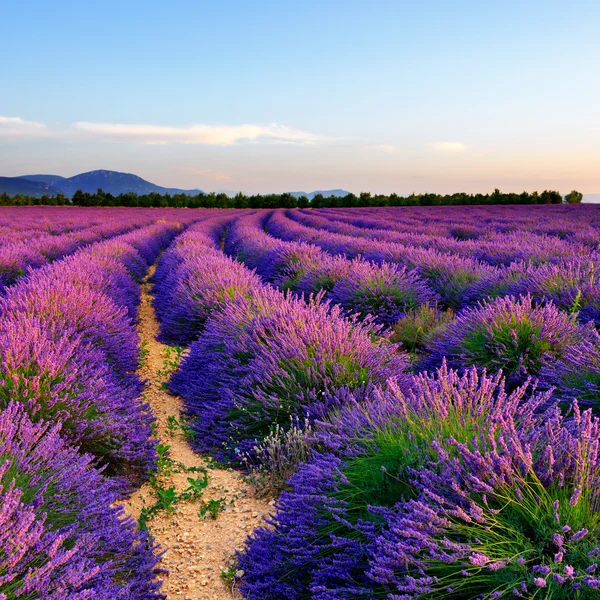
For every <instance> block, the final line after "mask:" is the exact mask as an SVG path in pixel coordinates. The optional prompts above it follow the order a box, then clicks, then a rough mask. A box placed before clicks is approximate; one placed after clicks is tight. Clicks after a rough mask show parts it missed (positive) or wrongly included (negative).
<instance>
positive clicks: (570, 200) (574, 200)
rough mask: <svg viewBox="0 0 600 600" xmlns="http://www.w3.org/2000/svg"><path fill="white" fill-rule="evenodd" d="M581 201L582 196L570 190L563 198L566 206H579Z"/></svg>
mask: <svg viewBox="0 0 600 600" xmlns="http://www.w3.org/2000/svg"><path fill="white" fill-rule="evenodd" d="M582 200H583V194H582V193H581V192H578V191H577V190H572V191H571V192H569V193H568V194H567V195H566V196H565V202H566V203H567V204H581V202H582Z"/></svg>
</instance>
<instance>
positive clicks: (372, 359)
mask: <svg viewBox="0 0 600 600" xmlns="http://www.w3.org/2000/svg"><path fill="white" fill-rule="evenodd" d="M231 226H233V224H232V225H231ZM221 227H222V223H221V224H219V223H208V222H207V223H206V224H200V225H198V226H195V227H193V228H191V229H190V230H189V231H188V232H187V233H186V234H184V235H183V236H181V238H179V239H178V240H177V241H176V243H175V245H174V246H173V248H172V249H170V250H168V251H167V252H166V253H165V254H164V256H163V257H162V259H161V264H160V265H159V269H158V270H157V275H158V276H157V277H156V293H157V307H158V309H159V310H158V314H159V318H160V319H161V327H162V330H161V331H162V334H163V335H164V336H170V337H172V338H175V339H178V340H183V339H185V336H186V335H187V332H186V330H185V328H186V327H188V328H189V329H190V330H193V331H194V335H195V336H196V337H197V339H196V340H195V341H194V342H193V343H192V344H191V346H190V350H189V354H188V355H186V356H185V358H184V359H183V361H182V363H181V366H180V369H179V370H178V371H177V372H176V373H175V374H174V375H173V376H172V378H171V381H170V389H171V391H173V392H175V393H178V394H180V395H181V396H182V398H183V401H184V405H185V407H186V411H187V413H188V416H189V418H190V426H191V427H192V430H193V432H194V437H193V441H192V444H193V446H194V447H195V448H196V449H197V450H200V451H212V452H215V453H216V454H217V455H218V456H219V457H221V458H225V459H228V460H234V461H235V460H239V459H240V454H241V453H244V452H252V449H253V448H254V447H255V446H256V444H258V443H260V442H261V441H262V440H263V439H264V438H265V437H266V436H268V435H269V434H270V432H271V431H272V430H273V428H275V427H277V426H279V427H281V428H283V429H286V428H289V427H290V424H291V423H293V422H297V421H302V422H304V421H305V420H306V421H308V422H312V421H314V420H316V419H318V418H322V417H324V416H325V415H327V414H328V413H329V412H330V411H331V410H333V409H334V408H336V407H339V406H342V405H343V404H345V403H346V402H347V401H353V402H354V401H356V398H366V397H369V396H370V394H372V393H373V390H374V389H375V388H376V386H378V385H384V384H385V382H386V381H387V379H388V377H390V376H391V375H392V374H393V375H397V376H399V377H401V376H402V373H403V372H404V371H405V370H406V368H407V367H408V359H407V356H406V354H404V353H402V352H401V351H400V350H399V348H398V347H397V346H395V345H393V344H390V343H389V341H388V340H387V339H386V338H385V337H379V338H377V339H376V340H375V341H373V334H374V333H377V332H378V326H376V325H375V324H374V323H373V322H372V320H371V319H367V320H366V321H365V322H364V323H359V322H357V321H356V319H355V318H346V317H344V316H343V315H342V313H341V309H340V308H339V307H332V306H330V305H329V304H328V303H323V302H321V300H322V298H321V297H317V298H315V299H313V300H312V301H310V302H308V303H307V302H305V301H304V300H302V299H300V298H296V297H294V296H292V295H290V294H285V293H282V292H280V291H278V290H276V289H275V288H273V287H271V286H269V285H265V284H264V283H263V282H262V280H261V279H260V278H259V277H258V276H256V275H255V274H253V273H252V272H251V271H249V270H248V269H247V268H246V267H244V266H243V265H242V264H241V263H239V262H236V261H233V260H231V259H230V258H228V257H226V256H225V255H224V254H223V253H222V252H220V251H218V250H216V248H215V241H216V238H217V237H218V234H217V232H219V231H220V228H221ZM194 304H195V305H194ZM173 305H177V309H176V311H175V312H174V311H172V310H170V307H171V306H173Z"/></svg>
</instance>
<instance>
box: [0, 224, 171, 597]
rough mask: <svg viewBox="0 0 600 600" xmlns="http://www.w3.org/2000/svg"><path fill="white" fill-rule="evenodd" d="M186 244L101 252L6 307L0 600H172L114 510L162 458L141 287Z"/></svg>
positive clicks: (1, 353) (0, 352)
mask: <svg viewBox="0 0 600 600" xmlns="http://www.w3.org/2000/svg"><path fill="white" fill-rule="evenodd" d="M179 231H180V226H179V225H177V224H168V223H160V224H154V225H150V226H148V227H145V228H142V229H139V230H136V231H134V232H131V233H128V234H125V235H123V236H119V237H117V238H114V239H112V240H109V241H105V242H100V243H97V244H93V245H91V246H89V247H87V248H85V249H83V250H80V251H78V252H77V253H75V254H74V255H73V256H71V257H69V258H67V259H65V260H63V261H58V262H56V263H54V264H52V265H48V266H46V267H43V268H41V269H39V270H37V271H34V272H32V273H31V274H30V275H29V276H28V277H27V278H26V279H24V280H23V281H22V282H20V283H18V284H17V285H15V286H13V287H11V288H10V289H9V290H8V291H7V293H6V295H5V297H4V298H2V299H1V300H0V340H1V341H0V359H1V363H0V381H1V386H0V406H1V408H2V410H1V411H0V465H1V466H0V498H1V500H2V502H1V504H2V509H0V523H2V527H0V532H5V535H2V534H1V533H0V573H1V575H0V598H5V599H8V598H13V597H21V596H23V597H32V598H34V597H36V598H37V597H43V598H56V599H75V598H78V599H79V598H99V599H100V598H102V599H107V600H108V598H111V599H112V598H115V599H123V600H137V599H139V598H164V596H162V595H160V593H159V583H158V582H157V580H156V576H157V574H158V566H157V564H158V560H159V556H158V555H157V553H156V549H155V548H154V547H153V544H152V542H151V540H150V539H149V537H148V536H147V534H144V533H141V532H139V531H138V530H137V528H136V526H135V523H134V522H133V521H132V520H131V519H130V518H126V517H124V515H123V512H122V509H120V508H116V506H115V501H116V500H117V499H118V498H119V497H122V496H123V494H125V493H127V492H128V491H129V490H131V489H132V488H133V486H135V485H137V484H138V483H139V482H140V481H142V480H143V479H144V478H145V477H146V476H147V475H148V473H149V472H150V471H151V470H152V469H153V468H154V464H155V458H156V452H155V449H154V445H155V442H154V441H153V440H152V438H151V435H152V431H151V424H152V421H153V417H152V414H151V412H150V409H149V407H148V406H147V405H146V404H145V403H144V402H143V401H141V399H140V395H141V392H142V389H143V385H144V384H143V382H142V381H141V380H140V379H139V377H138V376H137V374H136V373H135V371H136V369H137V358H138V352H139V350H138V339H137V335H136V332H135V328H134V324H133V321H132V315H134V314H135V309H136V306H137V302H138V300H139V292H138V289H137V288H138V283H137V282H136V278H139V277H140V276H142V275H143V273H144V271H145V270H146V269H147V268H148V264H149V262H152V261H154V260H155V259H156V257H157V255H158V253H159V252H160V251H161V249H162V248H163V247H165V246H166V245H167V244H168V243H169V242H170V241H171V240H172V238H173V237H174V236H175V235H176V234H177V233H178V232H179Z"/></svg>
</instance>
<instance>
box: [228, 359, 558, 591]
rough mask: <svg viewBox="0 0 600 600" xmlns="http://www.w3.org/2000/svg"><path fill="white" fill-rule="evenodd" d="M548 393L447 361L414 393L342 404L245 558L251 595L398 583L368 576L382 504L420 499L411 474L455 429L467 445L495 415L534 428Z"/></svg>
mask: <svg viewBox="0 0 600 600" xmlns="http://www.w3.org/2000/svg"><path fill="white" fill-rule="evenodd" d="M549 398H550V397H549V394H548V393H543V394H540V393H537V392H536V391H535V390H534V389H530V388H529V387H528V386H523V387H521V388H519V389H517V390H515V391H513V392H512V393H511V394H508V393H507V392H506V391H505V390H504V386H503V382H502V380H501V376H500V375H496V376H494V377H489V376H487V375H478V373H477V371H476V370H475V369H470V370H469V371H468V372H467V373H465V374H464V375H462V376H459V375H458V373H457V372H455V371H449V370H448V369H447V368H446V367H445V366H444V367H442V368H441V369H440V370H439V371H438V372H437V373H436V374H435V375H427V374H424V375H420V376H417V377H415V378H414V381H413V385H412V386H411V391H410V392H408V393H403V392H402V391H401V390H400V388H398V387H397V386H394V385H392V386H391V387H390V388H389V390H388V391H387V392H380V394H379V395H378V397H377V398H376V399H374V400H372V401H371V402H368V403H366V404H364V403H363V404H354V406H352V405H347V406H345V407H343V408H342V409H341V411H340V414H339V415H337V416H336V417H335V418H332V419H330V420H329V421H328V422H326V423H320V424H319V425H320V429H319V428H317V430H316V431H315V435H314V436H313V437H314V440H313V443H316V444H318V445H320V446H321V448H322V450H321V451H320V452H316V453H315V454H314V455H313V456H312V458H311V460H310V461H309V462H308V463H307V464H305V465H304V466H302V467H301V468H300V469H299V470H298V472H297V473H296V474H295V475H294V476H292V478H291V479H290V481H289V486H290V487H291V491H288V492H284V493H283V494H282V495H281V497H280V499H279V502H278V504H277V513H276V514H275V516H274V517H273V519H272V520H271V521H270V522H269V527H268V528H263V529H259V530H257V531H256V532H255V533H254V534H253V536H252V537H251V539H250V540H249V541H248V543H247V547H246V550H245V552H244V553H243V554H242V555H241V556H240V557H239V558H240V562H239V566H240V568H242V569H243V570H244V573H245V578H244V582H243V583H242V590H243V592H244V594H245V597H247V598H249V599H252V600H254V599H258V598H261V599H263V600H267V599H270V598H273V599H275V598H289V599H303V598H319V599H323V600H324V599H325V598H338V599H343V598H344V599H351V598H374V597H386V596H387V594H389V593H390V592H392V590H393V588H392V587H391V586H388V585H387V582H383V583H382V582H379V581H377V580H376V579H373V578H372V577H370V575H369V570H370V568H371V563H372V562H373V557H372V554H371V553H372V551H373V549H374V547H375V543H376V541H377V540H378V539H379V536H380V535H381V534H382V530H383V528H384V527H385V524H386V518H387V517H386V514H387V513H385V510H390V511H393V510H394V507H395V506H396V504H397V503H399V502H402V501H406V500H408V499H410V498H417V497H418V495H419V489H418V488H417V487H416V486H415V485H414V483H413V479H414V475H413V473H414V472H418V471H420V470H421V469H422V468H424V467H425V466H426V465H427V464H428V463H429V462H430V461H431V460H432V459H434V457H435V450H434V446H432V444H433V443H434V442H435V441H436V440H445V439H447V438H448V437H450V436H455V437H456V438H457V439H461V440H464V441H466V442H470V440H471V438H472V437H473V436H476V435H477V434H478V432H484V431H487V430H488V429H489V428H490V427H492V424H493V423H494V422H496V421H498V420H503V422H504V420H505V419H508V420H509V421H510V420H511V419H513V420H518V421H519V424H520V426H521V427H522V428H523V429H524V430H530V429H533V428H535V426H536V424H537V423H538V418H537V416H536V415H537V413H538V412H539V411H540V409H541V408H542V407H543V406H545V405H546V404H547V403H548V402H549Z"/></svg>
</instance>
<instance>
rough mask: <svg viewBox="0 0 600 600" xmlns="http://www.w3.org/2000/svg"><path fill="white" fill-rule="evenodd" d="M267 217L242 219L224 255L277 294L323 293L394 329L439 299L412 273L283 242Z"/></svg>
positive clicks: (232, 231) (227, 241)
mask: <svg viewBox="0 0 600 600" xmlns="http://www.w3.org/2000/svg"><path fill="white" fill-rule="evenodd" d="M272 218H273V217H272V216H271V217H270V218H269V214H268V213H258V214H256V215H250V216H243V217H240V218H239V219H237V220H236V221H235V222H234V223H233V224H232V225H231V227H230V228H229V230H228V232H227V236H226V239H225V250H226V251H227V252H228V253H229V254H231V255H232V256H234V257H235V258H237V259H238V260H241V261H243V262H244V263H245V264H246V265H247V266H248V267H250V268H253V269H256V272H257V273H258V274H259V275H260V276H261V277H262V278H263V279H264V280H265V281H268V282H270V283H272V284H273V285H275V286H277V287H279V288H280V289H282V290H293V291H294V292H297V293H299V294H304V295H306V296H307V297H308V296H309V295H310V294H316V293H320V292H322V293H324V294H325V298H326V299H327V300H329V301H331V302H332V303H333V304H338V305H339V306H341V307H342V308H343V309H344V311H345V312H346V313H347V314H355V313H356V314H358V315H360V316H361V317H363V318H364V317H366V316H367V315H372V316H373V318H374V319H375V320H376V321H377V322H378V323H381V324H385V325H389V324H393V323H395V322H396V321H398V320H399V319H400V318H402V317H403V316H404V315H405V314H406V313H407V312H408V311H410V310H414V309H417V308H418V307H420V306H422V305H428V304H431V305H435V304H437V303H438V302H440V301H441V298H440V297H439V295H438V294H436V293H435V292H434V291H433V290H431V289H430V288H429V287H428V286H427V285H426V284H425V282H424V281H423V280H422V279H421V278H420V277H419V276H418V275H417V274H416V273H415V272H411V271H409V270H407V269H406V268H405V267H399V266H397V265H392V264H389V263H385V262H383V263H381V264H375V263H373V262H369V261H365V260H362V259H361V258H359V257H357V258H354V259H347V258H345V257H344V256H331V255H329V254H327V253H326V252H324V251H322V250H321V249H319V248H318V247H316V246H314V245H312V244H308V243H306V242H293V241H290V242H283V241H281V240H279V239H277V238H274V237H272V236H270V235H269V234H267V233H265V231H264V224H265V222H270V219H272Z"/></svg>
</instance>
